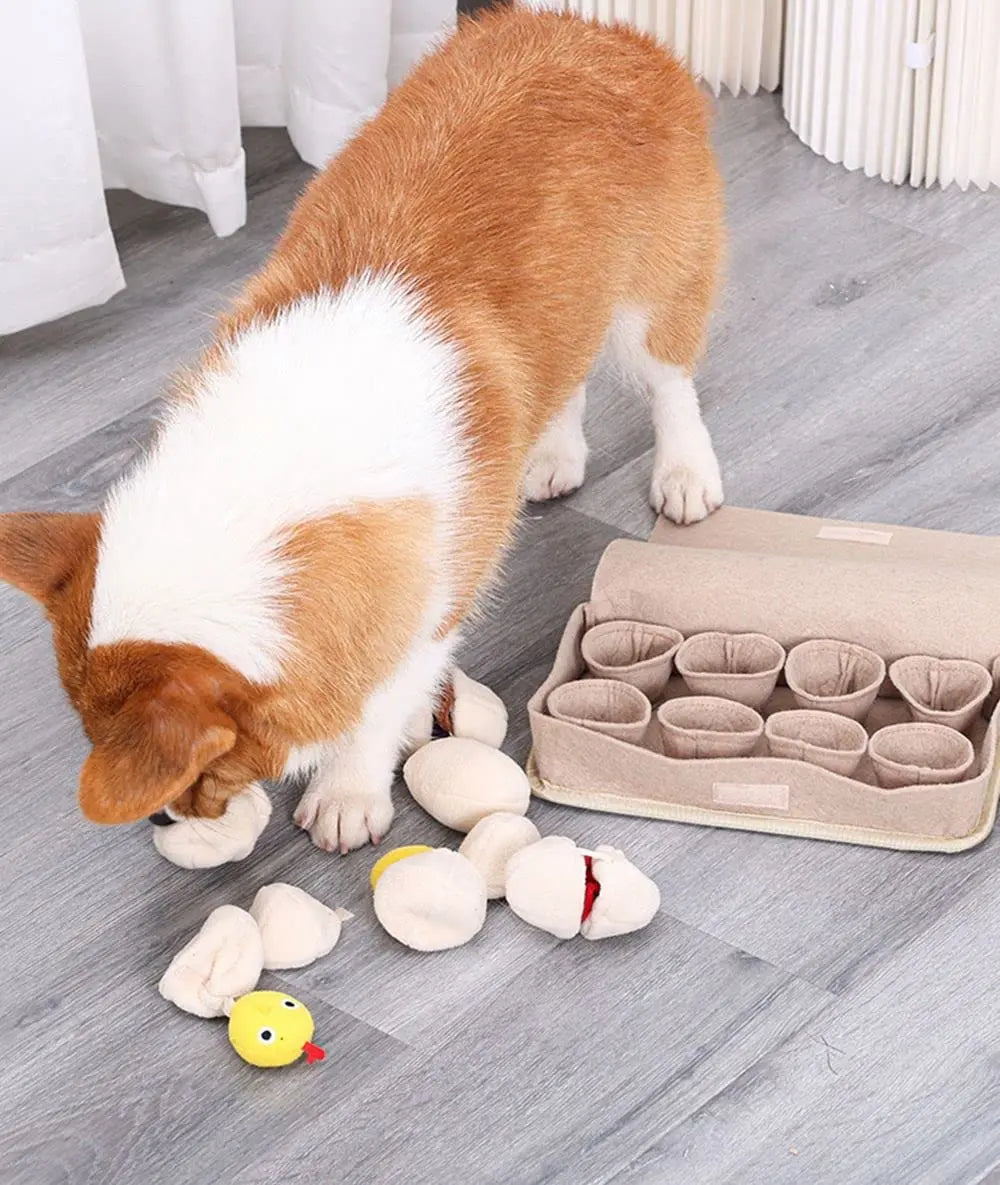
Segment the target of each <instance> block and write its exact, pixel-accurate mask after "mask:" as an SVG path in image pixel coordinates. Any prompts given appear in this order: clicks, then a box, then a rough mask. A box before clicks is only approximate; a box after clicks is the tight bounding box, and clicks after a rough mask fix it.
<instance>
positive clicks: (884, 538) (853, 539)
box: [816, 527, 892, 547]
mask: <svg viewBox="0 0 1000 1185" xmlns="http://www.w3.org/2000/svg"><path fill="white" fill-rule="evenodd" d="M816 538H817V539H832V540H833V541H834V542H835V543H875V544H877V545H878V546H879V547H886V546H888V545H889V544H890V543H891V542H892V531H873V530H872V529H871V528H870V527H820V529H819V531H818V532H817V534H816Z"/></svg>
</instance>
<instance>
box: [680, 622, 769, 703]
mask: <svg viewBox="0 0 1000 1185" xmlns="http://www.w3.org/2000/svg"><path fill="white" fill-rule="evenodd" d="M784 661H785V651H784V649H783V648H782V647H781V646H779V645H778V643H777V642H776V641H775V640H774V639H773V638H769V637H768V636H767V635H766V634H723V633H705V634H694V635H693V636H692V637H690V638H688V639H687V641H685V642H682V643H681V645H680V646H679V647H678V650H677V654H676V656H675V657H674V665H675V666H676V667H677V669H678V671H680V673H681V675H682V676H683V678H684V682H685V683H686V684H687V686H688V688H689V690H690V691H691V692H692V694H693V695H696V696H697V695H709V696H721V697H722V698H723V699H731V700H735V701H736V702H737V703H739V704H745V705H746V706H747V707H750V708H761V707H763V706H764V704H766V703H767V701H768V700H769V699H770V698H771V694H772V693H773V691H774V688H775V684H776V683H777V682H778V675H779V674H780V673H781V668H782V665H783V664H784Z"/></svg>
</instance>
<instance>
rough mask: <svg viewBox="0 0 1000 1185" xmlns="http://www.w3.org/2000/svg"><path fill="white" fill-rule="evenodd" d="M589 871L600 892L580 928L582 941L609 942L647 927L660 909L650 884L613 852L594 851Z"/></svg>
mask: <svg viewBox="0 0 1000 1185" xmlns="http://www.w3.org/2000/svg"><path fill="white" fill-rule="evenodd" d="M591 870H592V871H593V874H594V879H595V880H596V881H597V883H598V884H599V885H600V886H601V891H600V892H599V893H598V894H597V897H596V898H595V900H594V904H593V907H592V908H591V911H590V916H589V917H588V918H587V919H586V920H585V921H584V923H583V925H582V926H581V927H580V933H581V934H582V935H583V936H584V938H591V939H595V938H613V937H615V935H617V934H631V933H632V931H633V930H641V929H642V928H643V926H648V925H649V923H650V922H651V921H652V920H653V918H654V917H655V916H656V913H657V911H658V910H659V908H660V890H659V888H658V887H657V885H656V883H655V882H654V881H651V880H650V879H649V877H648V876H646V874H645V873H644V872H640V871H639V869H638V868H636V866H635V865H634V864H633V863H632V862H631V861H629V860H626V859H625V856H624V855H623V854H622V853H621V852H619V851H618V850H617V849H616V848H610V847H598V848H595V849H594V855H593V858H592V861H591Z"/></svg>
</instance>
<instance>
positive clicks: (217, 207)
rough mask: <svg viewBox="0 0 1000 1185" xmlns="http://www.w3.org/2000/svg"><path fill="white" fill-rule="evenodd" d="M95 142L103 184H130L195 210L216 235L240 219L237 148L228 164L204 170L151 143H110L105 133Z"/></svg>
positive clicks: (242, 172) (242, 191)
mask: <svg viewBox="0 0 1000 1185" xmlns="http://www.w3.org/2000/svg"><path fill="white" fill-rule="evenodd" d="M98 143H99V147H100V151H101V173H102V175H103V178H104V188H105V189H131V190H133V191H134V192H135V193H138V194H141V195H142V196H143V197H145V198H151V199H152V200H153V201H157V202H165V203H167V205H170V206H188V207H191V208H193V209H195V210H201V211H203V212H204V213H205V214H206V215H207V216H208V221H209V223H210V224H211V227H212V230H213V231H214V232H215V233H216V235H217V236H218V237H219V238H220V239H221V238H225V237H226V236H227V235H231V234H232V233H233V232H234V231H237V230H239V228H240V227H241V226H243V224H244V223H245V222H246V220H247V191H246V156H245V155H244V153H243V149H242V148H240V149H239V150H238V151H237V153H236V155H235V156H234V157H233V159H232V160H231V161H230V162H229V163H228V164H224V165H219V166H217V167H215V168H207V169H206V168H202V167H200V166H199V165H197V164H196V163H195V162H194V161H192V160H190V159H189V158H187V157H185V156H182V155H180V154H179V153H174V152H167V151H166V150H164V149H162V148H157V147H155V146H154V145H140V144H125V143H116V142H115V141H113V140H110V139H108V138H107V137H105V136H100V137H99V138H98Z"/></svg>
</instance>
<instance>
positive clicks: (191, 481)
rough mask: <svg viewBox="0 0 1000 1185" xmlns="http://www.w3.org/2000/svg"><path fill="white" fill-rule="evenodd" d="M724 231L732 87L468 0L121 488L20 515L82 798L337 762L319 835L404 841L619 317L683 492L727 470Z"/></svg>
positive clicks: (670, 478) (666, 462)
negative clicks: (720, 355)
mask: <svg viewBox="0 0 1000 1185" xmlns="http://www.w3.org/2000/svg"><path fill="white" fill-rule="evenodd" d="M723 238H724V232H723V203H722V186H721V182H720V178H719V174H718V170H717V167H716V163H715V160H714V157H713V154H712V150H711V147H710V140H709V113H708V109H707V105H706V102H705V100H704V99H703V96H702V95H701V93H700V92H699V90H698V88H697V86H696V84H695V82H694V81H693V80H692V78H691V77H690V76H689V74H688V73H687V72H686V71H685V70H684V69H683V68H682V67H681V66H680V65H679V64H678V63H677V62H675V61H674V60H673V59H672V58H671V57H670V56H669V55H668V54H667V53H666V52H665V51H664V50H663V49H662V48H660V47H658V46H657V45H656V44H655V43H654V41H653V40H652V39H650V38H648V37H646V36H644V35H642V34H640V33H638V32H636V31H634V30H631V29H629V28H626V27H624V26H616V27H609V26H602V25H600V24H597V23H593V22H588V21H584V20H581V19H578V18H576V17H569V16H564V15H559V14H555V13H551V12H550V13H530V12H526V11H518V10H512V11H502V10H501V11H498V12H495V13H492V14H487V15H485V16H480V17H479V18H478V19H476V20H470V21H468V22H466V23H464V24H462V25H461V26H460V27H459V29H458V31H457V32H456V33H455V34H454V35H453V36H452V37H451V39H450V40H448V41H447V42H446V43H445V44H444V45H443V46H442V47H441V48H440V49H438V50H437V51H436V52H434V53H432V54H431V55H430V56H428V57H427V58H425V59H424V61H423V62H422V63H421V64H420V65H418V66H417V68H416V69H415V70H414V72H413V73H412V74H411V75H410V77H409V78H408V79H407V80H406V81H405V82H404V83H403V84H402V85H401V86H400V87H399V88H398V89H397V90H396V91H395V93H394V94H393V95H392V96H391V97H390V98H389V100H388V101H387V103H386V104H385V106H384V107H383V109H382V110H381V111H380V113H378V114H377V115H376V116H375V117H374V118H372V119H371V120H370V121H369V122H368V123H367V124H366V125H365V126H364V127H363V128H362V129H361V130H360V132H359V133H358V134H357V135H356V136H355V138H354V139H353V140H352V141H351V142H350V143H348V144H347V146H346V147H345V148H344V149H343V151H342V152H341V153H340V154H339V155H338V156H337V157H336V159H334V160H333V161H332V162H331V163H330V164H329V165H328V166H327V168H326V169H325V170H324V171H323V172H322V173H320V174H319V175H318V176H317V177H316V178H315V179H314V180H313V181H312V183H311V184H310V185H309V187H308V188H307V190H306V191H305V193H304V195H303V196H302V198H301V199H300V201H299V202H298V204H297V205H296V207H295V209H294V210H293V212H292V214H291V217H290V221H289V223H288V226H287V229H286V231H285V233H284V235H283V236H282V238H281V239H280V241H279V242H278V244H277V246H276V248H275V250H274V252H273V254H272V255H271V256H270V258H269V259H268V261H267V262H266V264H265V265H264V267H263V269H262V270H261V271H260V272H259V273H258V274H257V275H255V276H254V277H253V278H252V279H251V280H250V281H249V282H248V284H247V285H246V287H245V289H244V290H243V291H242V293H241V295H240V296H239V297H238V298H237V299H236V301H235V303H234V305H233V307H232V308H231V309H230V310H229V311H228V312H227V313H226V314H225V315H224V316H223V317H222V318H221V319H220V321H219V323H218V327H217V331H216V333H215V336H214V339H213V341H212V342H211V344H210V345H209V346H208V347H207V349H206V350H205V352H204V354H203V355H202V356H201V358H200V359H199V360H198V362H197V364H196V365H194V366H193V367H192V368H191V369H190V370H189V371H186V372H185V373H184V374H182V375H181V376H179V377H178V378H177V380H176V381H175V383H174V386H173V389H172V391H171V393H170V398H169V400H168V403H167V410H166V413H165V418H164V421H163V423H162V424H161V426H160V427H159V430H158V432H157V434H156V436H155V438H154V440H153V442H152V444H151V446H150V447H149V449H148V451H147V453H146V454H145V455H144V456H143V457H142V458H141V459H140V460H139V461H138V462H137V464H136V465H135V467H134V468H133V469H132V470H131V471H130V472H129V473H128V474H126V476H125V477H124V478H123V479H122V480H121V481H120V482H119V483H118V484H117V485H116V486H115V487H114V488H113V489H112V490H111V492H110V495H109V497H108V498H107V501H106V503H105V505H104V507H103V509H102V511H101V512H100V513H99V514H65V515H49V514H34V513H24V514H9V515H5V516H2V517H0V577H2V578H4V579H5V580H6V581H8V582H9V583H12V584H14V585H16V586H17V587H19V588H20V589H22V590H23V591H24V592H26V593H28V594H30V595H32V596H33V597H35V598H37V600H38V601H40V602H41V604H42V606H43V607H44V610H45V612H46V614H47V616H48V618H49V620H50V622H51V625H52V630H53V639H54V645H55V651H56V655H57V659H58V665H59V672H60V676H61V679H62V682H63V684H64V686H65V689H66V692H67V693H68V696H69V699H70V700H71V702H72V704H73V705H74V706H75V708H76V709H77V711H78V712H79V715H80V717H81V719H82V722H83V726H84V728H85V730H86V733H87V735H88V738H89V740H90V742H91V745H92V748H91V751H90V753H89V756H88V757H87V759H86V761H85V763H84V766H83V769H82V772H81V775H80V785H79V801H80V806H81V808H82V810H83V813H84V814H85V815H86V816H87V818H89V819H91V820H94V821H95V822H98V823H121V822H129V821H136V820H139V819H142V818H146V817H148V816H153V815H155V814H157V813H159V812H162V811H164V810H167V811H168V812H169V813H170V814H171V815H172V816H173V817H175V818H178V817H185V816H188V817H190V816H194V817H203V818H217V817H219V816H220V815H221V814H222V813H223V812H224V811H225V808H226V803H227V802H228V800H229V799H230V798H231V796H233V795H234V794H237V793H239V792H241V791H244V790H245V789H246V788H247V787H248V786H250V785H251V784H253V783H255V782H256V781H259V780H264V779H276V778H280V777H282V776H285V775H292V774H305V773H307V772H308V773H309V774H310V775H311V780H310V781H309V783H308V788H307V789H306V790H305V792H304V794H303V797H302V799H301V801H300V803H299V806H298V808H297V810H296V812H295V820H296V822H297V823H298V824H299V825H300V826H301V827H303V828H305V829H307V830H308V831H309V833H310V836H311V837H312V840H313V842H314V843H315V844H317V845H318V846H319V847H320V848H323V849H326V850H330V851H332V850H336V849H338V848H339V849H340V851H341V852H347V851H349V850H351V849H354V848H357V847H360V846H362V845H363V844H365V843H367V842H369V841H372V842H378V841H379V840H380V839H381V837H382V836H384V835H385V833H386V831H387V830H388V828H389V826H390V823H391V820H392V814H393V808H392V802H391V797H390V788H391V785H392V782H393V779H394V774H395V768H396V766H397V762H398V758H399V756H400V753H401V751H402V749H403V747H404V744H405V740H406V733H407V727H408V721H410V720H411V719H412V718H413V716H414V714H419V713H420V712H424V713H426V711H427V709H428V707H429V706H431V705H432V704H433V702H434V700H435V697H436V696H437V695H438V693H439V691H440V690H441V688H442V686H443V684H444V683H445V682H446V681H447V679H448V674H449V671H450V668H451V664H452V661H453V655H454V653H455V649H456V646H457V644H458V641H459V637H460V633H461V629H462V626H463V623H465V622H467V621H468V620H469V618H470V615H471V614H472V613H473V611H474V609H475V607H476V605H477V602H478V601H479V600H480V598H481V596H482V593H483V590H484V589H486V588H487V587H488V586H489V585H490V584H491V582H492V581H493V580H494V579H495V578H496V576H497V573H498V571H499V568H500V565H501V559H502V556H503V555H504V552H505V549H506V548H507V546H508V544H509V542H510V540H511V535H512V531H513V529H514V527H515V524H516V521H517V519H518V515H519V510H520V507H521V505H522V503H523V501H524V500H525V499H527V500H529V501H530V500H534V501H543V500H546V499H549V498H555V497H559V496H561V495H564V494H568V493H570V492H571V491H572V490H574V489H576V488H577V487H578V486H579V485H580V484H581V483H582V481H583V478H584V467H585V462H586V457H587V446H586V442H585V439H584V432H583V413H584V400H585V388H584V383H585V379H586V376H587V374H588V372H589V370H590V369H591V366H592V364H593V362H594V360H595V358H597V356H598V355H599V354H600V353H601V352H602V350H607V351H608V352H610V354H611V356H612V358H613V359H614V360H615V361H616V362H617V364H618V365H619V366H620V367H621V368H623V369H624V371H625V372H627V374H628V375H630V376H632V377H634V378H635V379H637V380H639V382H641V384H642V385H643V387H644V388H645V389H646V390H647V391H648V394H649V400H650V406H651V408H652V420H653V428H654V433H655V454H654V462H653V477H652V487H651V501H652V505H653V507H654V509H655V510H657V511H660V512H662V513H663V514H665V515H666V516H668V517H669V518H671V519H673V520H674V521H676V522H680V523H686V522H692V521H694V520H697V519H700V518H702V517H704V516H705V515H706V514H708V513H710V512H711V511H712V510H713V509H714V508H715V507H716V506H718V505H719V503H720V502H721V501H722V496H723V495H722V483H721V478H720V474H719V467H718V464H717V462H716V458H715V454H714V452H713V449H712V443H711V440H710V438H709V434H708V432H707V430H706V428H705V426H704V424H703V422H702V420H701V416H700V412H699V406H698V397H697V394H696V391H695V387H694V384H693V381H692V371H693V368H694V365H695V363H696V361H697V359H698V357H699V354H700V352H701V350H702V346H703V340H704V336H705V330H706V323H707V321H708V317H709V313H710V308H711V305H712V301H713V294H714V292H715V290H716V286H717V279H718V273H719V267H720V257H721V253H722V249H723Z"/></svg>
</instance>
